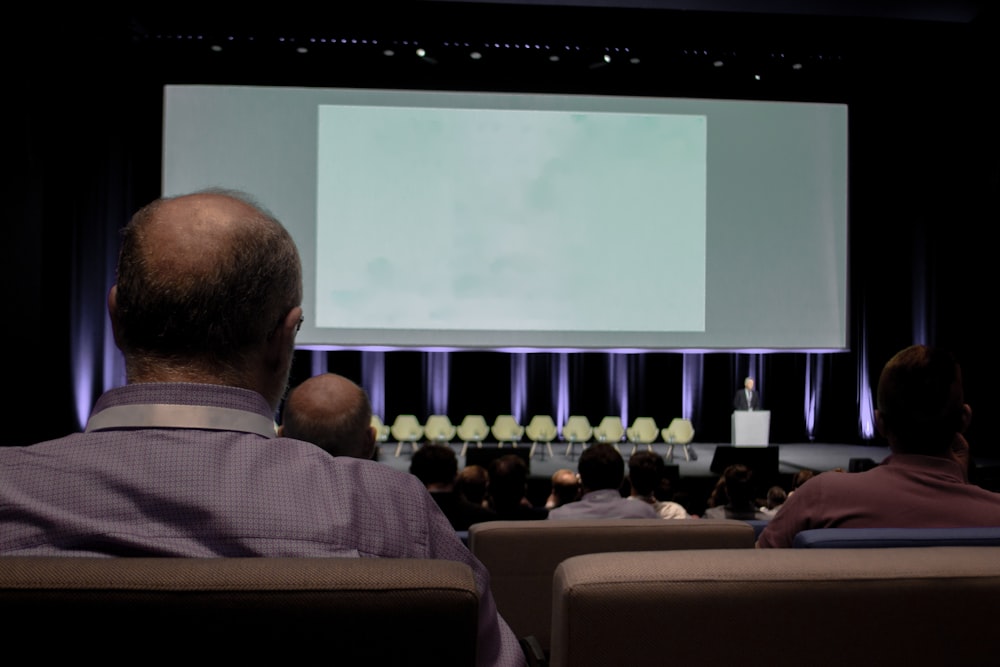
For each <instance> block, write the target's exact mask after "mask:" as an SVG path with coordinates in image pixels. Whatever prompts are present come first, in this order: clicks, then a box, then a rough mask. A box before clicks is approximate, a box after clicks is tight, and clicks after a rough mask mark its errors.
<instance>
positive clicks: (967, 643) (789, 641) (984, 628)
mask: <svg viewBox="0 0 1000 667" xmlns="http://www.w3.org/2000/svg"><path fill="white" fill-rule="evenodd" d="M553 590H554V594H553V595H554V606H553V610H552V649H551V660H550V664H551V665H552V667H569V666H571V667H598V666H600V667H605V666H606V665H699V666H700V667H716V666H717V667H733V665H740V666H741V667H758V666H759V667H783V666H788V667H798V666H799V665H810V666H811V667H841V666H842V665H906V666H907V667H940V666H941V665H948V666H949V667H959V666H973V665H976V666H980V665H995V664H997V657H998V656H1000V634H998V633H997V631H996V608H997V600H998V599H1000V547H910V548H893V549H752V550H750V549H721V550H693V551H654V552H645V553H638V552H636V553H601V554H589V555H583V556H576V557H573V558H569V559H567V560H565V561H564V562H563V563H561V564H560V565H559V567H558V568H557V569H556V572H555V576H554V582H553Z"/></svg>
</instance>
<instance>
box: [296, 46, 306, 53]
mask: <svg viewBox="0 0 1000 667" xmlns="http://www.w3.org/2000/svg"><path fill="white" fill-rule="evenodd" d="M295 52H296V53H309V49H307V48H306V47H304V46H300V47H299V48H297V49H295Z"/></svg>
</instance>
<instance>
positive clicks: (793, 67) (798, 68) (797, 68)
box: [792, 63, 802, 71]
mask: <svg viewBox="0 0 1000 667" xmlns="http://www.w3.org/2000/svg"><path fill="white" fill-rule="evenodd" d="M792 69H793V70H796V71H798V70H800V69H802V63H795V64H794V65H792Z"/></svg>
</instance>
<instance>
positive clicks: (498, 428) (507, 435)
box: [490, 415, 554, 447]
mask: <svg viewBox="0 0 1000 667" xmlns="http://www.w3.org/2000/svg"><path fill="white" fill-rule="evenodd" d="M553 428H554V427H553ZM490 431H491V432H492V433H493V437H494V438H496V441H497V447H503V445H504V443H505V442H509V443H510V444H511V445H512V446H514V447H517V443H518V442H520V441H521V438H522V437H524V427H523V426H521V425H520V424H518V423H517V420H516V419H514V415H499V416H498V417H497V418H496V421H494V422H493V427H492V428H491V429H490Z"/></svg>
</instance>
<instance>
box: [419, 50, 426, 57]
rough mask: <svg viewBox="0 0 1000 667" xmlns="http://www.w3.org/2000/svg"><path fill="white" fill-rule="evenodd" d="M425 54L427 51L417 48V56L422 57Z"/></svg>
mask: <svg viewBox="0 0 1000 667" xmlns="http://www.w3.org/2000/svg"><path fill="white" fill-rule="evenodd" d="M426 55H427V51H425V50H423V49H417V56H418V57H420V58H423V57H424V56H426Z"/></svg>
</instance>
